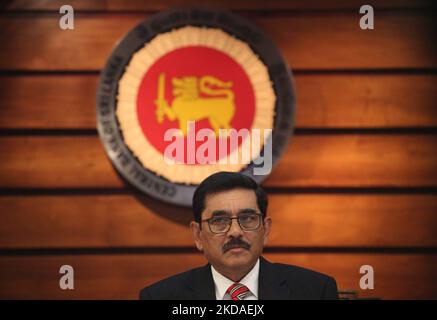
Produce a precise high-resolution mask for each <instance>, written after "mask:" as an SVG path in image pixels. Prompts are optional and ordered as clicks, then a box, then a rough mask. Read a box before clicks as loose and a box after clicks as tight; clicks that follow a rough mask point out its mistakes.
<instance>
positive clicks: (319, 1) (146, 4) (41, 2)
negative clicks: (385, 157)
mask: <svg viewBox="0 0 437 320" xmlns="http://www.w3.org/2000/svg"><path fill="white" fill-rule="evenodd" d="M69 3H70V4H71V5H72V6H73V8H74V9H75V10H78V11H87V10H103V11H111V10H117V11H131V10H136V11H137V10H144V11H156V10H165V9H171V8H174V7H180V6H199V1H196V0H164V1H163V0H147V1H143V0H109V1H108V0H93V1H89V0H71V1H69ZM366 3H367V4H370V5H372V6H373V7H374V8H404V9H405V8H427V7H431V5H432V1H429V0H418V1H409V0H401V1H399V0H373V1H368V2H366ZM63 4H65V2H63V1H61V0H13V1H9V3H8V4H7V5H6V9H7V10H18V11H28V10H59V8H60V7H61V6H62V5H63ZM201 4H202V6H204V7H213V8H220V9H227V10H250V11H255V10H256V11H259V10H283V9H304V10H311V9H315V10H321V9H333V10H341V9H354V10H355V11H357V12H358V8H359V7H360V6H361V5H362V4H363V2H362V1H359V0H334V1H332V0H331V1H323V0H309V1H304V2H302V1H300V0H270V1H263V0H239V1H233V0H221V1H216V0H204V1H202V3H201Z"/></svg>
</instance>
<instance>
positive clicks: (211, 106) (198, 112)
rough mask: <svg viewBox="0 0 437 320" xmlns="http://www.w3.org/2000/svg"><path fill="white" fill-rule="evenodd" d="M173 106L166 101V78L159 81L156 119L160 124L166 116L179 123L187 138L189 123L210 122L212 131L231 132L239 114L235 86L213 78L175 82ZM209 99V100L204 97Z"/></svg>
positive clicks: (194, 78) (173, 86)
mask: <svg viewBox="0 0 437 320" xmlns="http://www.w3.org/2000/svg"><path fill="white" fill-rule="evenodd" d="M171 83H172V89H173V90H172V94H173V96H174V99H173V102H172V104H171V105H169V104H168V102H167V101H166V100H165V74H164V73H161V74H160V75H159V80H158V98H157V99H156V100H155V105H156V119H157V120H158V122H159V123H162V121H164V116H167V118H168V119H169V120H171V121H174V120H178V121H179V129H180V130H181V131H182V133H183V135H184V136H186V135H187V123H188V121H197V120H202V119H208V120H209V123H210V125H211V127H212V129H213V130H214V131H215V133H216V134H217V136H218V134H219V129H230V128H231V126H230V122H231V120H232V118H233V116H234V114H235V103H234V92H233V91H232V89H231V88H232V82H230V81H228V82H224V81H222V80H220V79H217V78H215V77H213V76H209V75H207V76H202V77H192V76H187V77H182V78H173V79H172V81H171ZM200 93H202V94H203V95H208V96H209V97H204V96H200Z"/></svg>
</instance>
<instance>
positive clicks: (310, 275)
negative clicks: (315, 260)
mask: <svg viewBox="0 0 437 320" xmlns="http://www.w3.org/2000/svg"><path fill="white" fill-rule="evenodd" d="M272 268H273V269H274V270H275V272H278V273H280V274H281V275H282V276H283V277H285V278H287V279H288V280H292V281H294V282H295V281H299V282H300V281H302V282H306V283H308V282H314V283H326V282H331V281H335V280H334V278H332V277H331V276H328V275H326V274H323V273H320V272H317V271H314V270H311V269H306V268H303V267H298V266H295V265H290V264H282V263H272Z"/></svg>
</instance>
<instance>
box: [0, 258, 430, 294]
mask: <svg viewBox="0 0 437 320" xmlns="http://www.w3.org/2000/svg"><path fill="white" fill-rule="evenodd" d="M265 256H266V258H267V259H269V260H270V261H272V262H281V263H289V264H295V265H299V266H304V267H307V268H311V269H315V270H318V271H320V272H323V273H327V274H329V275H332V276H334V277H335V278H336V280H337V283H338V287H339V289H342V290H344V289H354V290H358V291H359V292H360V295H361V296H362V297H369V296H370V297H382V298H385V299H425V298H432V297H434V298H435V296H436V295H437V288H436V287H435V285H434V284H435V282H436V280H437V269H436V268H435V265H436V264H437V255H435V254H430V255H424V254H404V255H399V254H387V255H386V254H320V253H315V254H266V255H265ZM204 263H205V260H204V258H203V256H201V255H199V254H147V255H137V254H136V255H130V254H125V255H123V254H122V255H115V254H114V255H113V254H109V255H61V256H28V257H13V256H10V257H5V256H4V257H0V281H1V283H2V285H1V286H0V298H2V299H4V298H10V299H14V298H15V299H16V298H20V299H36V298H38V299H78V298H80V299H137V298H138V291H139V290H140V289H141V288H142V287H144V286H146V285H148V284H151V283H153V282H155V281H158V280H160V279H162V278H165V277H168V276H170V275H173V274H175V273H178V272H182V271H185V270H188V269H190V268H193V267H197V266H200V265H203V264H204ZM64 264H69V265H72V266H73V268H74V269H75V289H74V290H66V291H64V290H61V289H59V284H58V283H59V278H60V275H59V268H60V266H61V265H64ZM366 264H367V265H371V266H372V267H373V268H374V272H375V273H374V275H375V289H374V290H372V291H364V290H360V289H359V279H360V276H361V275H360V274H359V268H360V267H361V266H362V265H366Z"/></svg>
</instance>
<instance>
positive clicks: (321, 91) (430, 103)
mask: <svg viewBox="0 0 437 320" xmlns="http://www.w3.org/2000/svg"><path fill="white" fill-rule="evenodd" d="M295 79H296V92H297V103H296V127H297V128H339V127H340V128H427V127H436V126H437V106H436V104H435V101H436V100H437V86H436V85H435V83H436V82H437V76H435V75H402V74H394V75H390V74H388V75H362V74H340V75H338V74H331V75H323V74H316V75H302V74H300V75H297V76H295ZM97 83H98V76H96V75H40V76H0V88H2V90H0V128H1V129H94V128H95V127H96V113H95V100H96V92H97ZM351 106H353V107H351Z"/></svg>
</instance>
